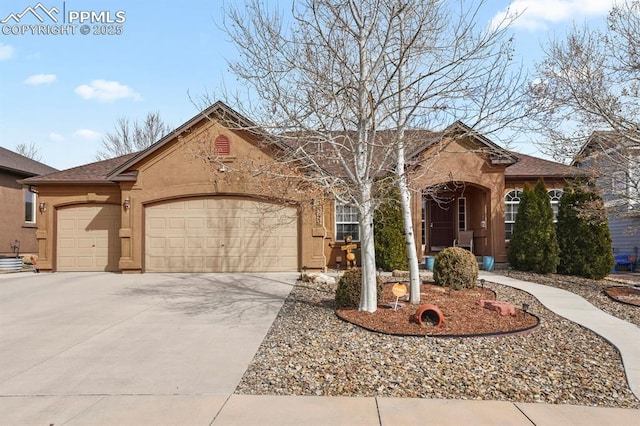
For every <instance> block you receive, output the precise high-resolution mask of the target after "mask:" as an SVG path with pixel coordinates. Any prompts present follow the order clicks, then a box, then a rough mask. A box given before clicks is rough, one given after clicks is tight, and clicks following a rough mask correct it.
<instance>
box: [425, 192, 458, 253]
mask: <svg viewBox="0 0 640 426" xmlns="http://www.w3.org/2000/svg"><path fill="white" fill-rule="evenodd" d="M454 207H455V203H454V202H453V201H451V202H448V203H444V202H440V203H438V202H436V201H434V200H430V201H429V244H430V246H431V251H439V250H442V249H444V248H446V247H451V246H452V245H453V240H454V238H455V232H454V227H453V219H454V217H455V216H454Z"/></svg>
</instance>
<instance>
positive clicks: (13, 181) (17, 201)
mask: <svg viewBox="0 0 640 426" xmlns="http://www.w3.org/2000/svg"><path fill="white" fill-rule="evenodd" d="M22 178H24V176H19V175H16V174H12V173H7V172H0V218H2V219H1V220H0V255H4V256H13V255H14V252H13V251H12V249H11V243H12V242H14V241H15V240H18V241H20V253H21V254H36V253H37V252H38V243H37V241H36V228H37V222H38V220H39V212H37V208H36V223H35V224H31V223H26V222H25V221H24V214H25V211H24V208H25V207H24V190H23V188H22V185H21V184H19V183H18V182H17V181H18V180H19V179H22ZM37 201H38V200H37V197H36V202H37Z"/></svg>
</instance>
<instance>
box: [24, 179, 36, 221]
mask: <svg viewBox="0 0 640 426" xmlns="http://www.w3.org/2000/svg"><path fill="white" fill-rule="evenodd" d="M26 194H32V195H33V203H32V205H31V217H32V218H33V220H32V221H30V220H27V199H26V198H27V197H26ZM24 195H25V197H24V201H23V202H24V223H28V224H35V223H36V217H37V216H36V213H37V206H38V194H36V193H35V192H33V191H31V190H30V189H29V187H26V188H24Z"/></svg>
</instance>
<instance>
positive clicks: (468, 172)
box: [410, 140, 506, 262]
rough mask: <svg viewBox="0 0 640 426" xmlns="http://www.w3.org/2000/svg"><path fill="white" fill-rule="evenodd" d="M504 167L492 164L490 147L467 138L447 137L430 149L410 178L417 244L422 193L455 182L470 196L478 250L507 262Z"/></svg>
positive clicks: (470, 220) (469, 222)
mask: <svg viewBox="0 0 640 426" xmlns="http://www.w3.org/2000/svg"><path fill="white" fill-rule="evenodd" d="M504 170H505V166H504V165H501V164H496V165H492V164H491V162H490V160H489V158H488V153H487V152H486V149H484V150H483V149H481V148H480V147H478V146H477V145H475V144H473V143H471V142H468V141H465V140H447V141H445V142H444V144H443V145H439V146H436V147H433V148H432V149H431V150H429V151H426V152H425V153H424V154H423V161H422V162H421V167H419V168H417V169H416V170H414V171H413V173H412V175H411V177H410V185H411V188H412V190H413V208H414V212H413V213H414V215H413V217H414V224H413V226H414V229H415V230H416V246H417V247H418V248H420V247H421V234H420V230H421V229H422V226H421V209H422V204H421V199H420V194H422V191H423V190H424V189H425V188H428V187H431V186H434V185H439V184H445V183H447V182H454V183H455V186H456V187H458V188H460V186H462V188H463V189H462V194H463V196H465V197H467V229H468V230H473V231H474V244H475V248H474V251H475V253H476V254H477V255H492V256H494V257H495V260H496V261H497V262H505V261H506V249H505V244H504V203H503V199H502V197H503V193H504ZM482 225H484V226H482ZM427 233H428V230H427ZM420 255H425V253H420Z"/></svg>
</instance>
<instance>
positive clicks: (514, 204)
mask: <svg viewBox="0 0 640 426" xmlns="http://www.w3.org/2000/svg"><path fill="white" fill-rule="evenodd" d="M521 197H522V191H521V190H519V189H514V190H512V191H509V192H508V193H507V195H505V196H504V237H505V239H507V240H510V239H511V235H513V225H514V224H515V223H516V215H517V214H518V204H520V198H521Z"/></svg>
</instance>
